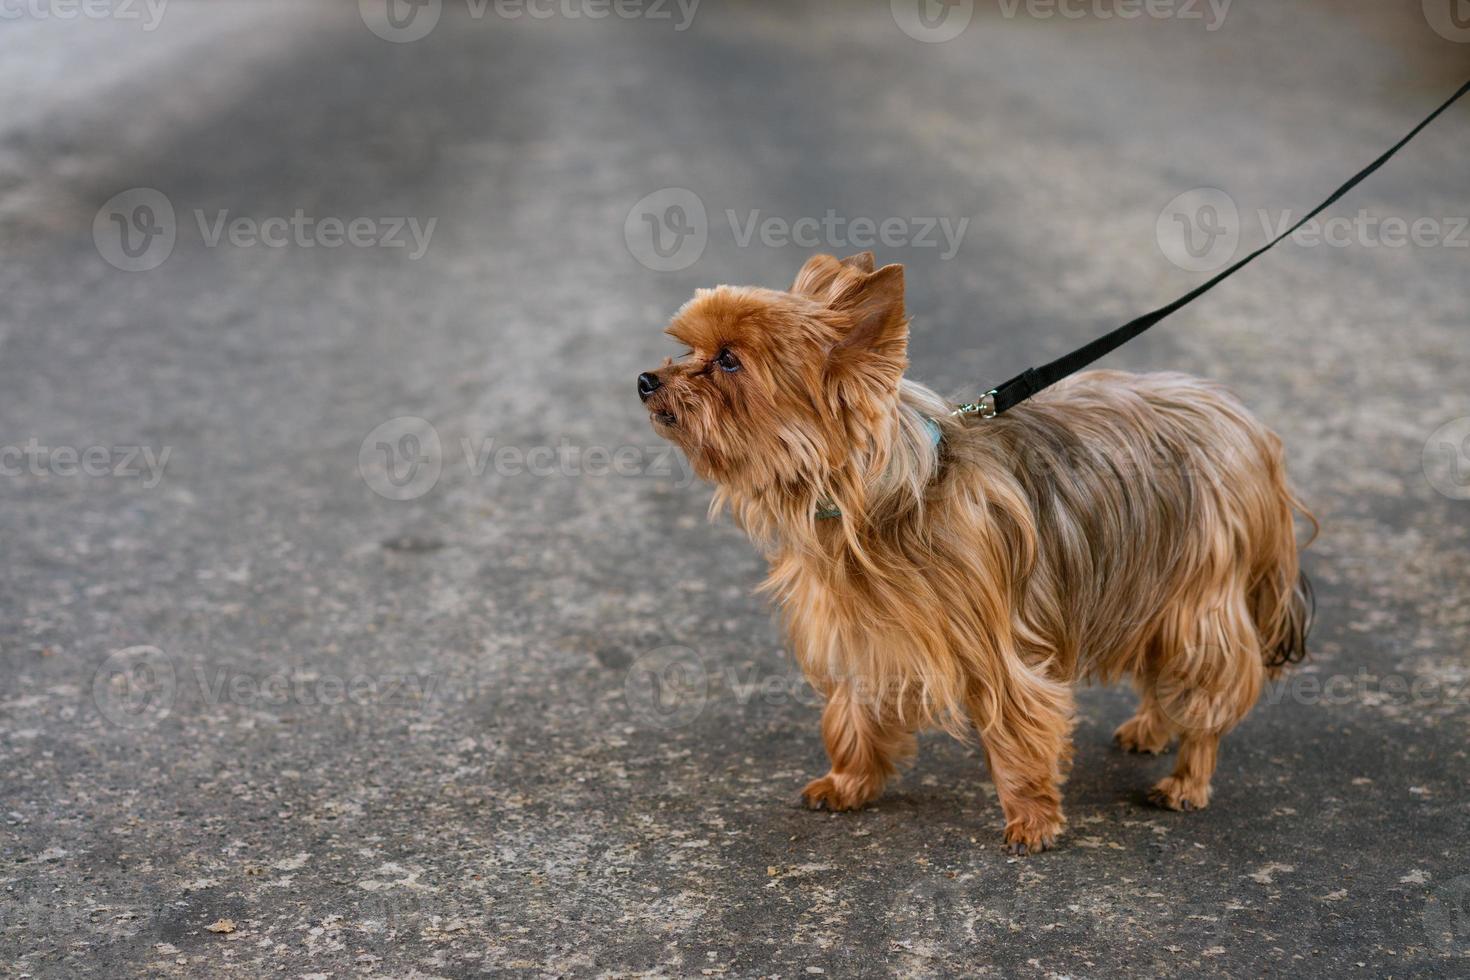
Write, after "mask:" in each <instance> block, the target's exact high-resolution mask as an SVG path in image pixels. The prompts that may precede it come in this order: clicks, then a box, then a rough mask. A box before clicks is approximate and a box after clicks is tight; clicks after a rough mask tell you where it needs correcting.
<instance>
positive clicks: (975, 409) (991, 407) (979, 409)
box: [949, 388, 997, 419]
mask: <svg viewBox="0 0 1470 980" xmlns="http://www.w3.org/2000/svg"><path fill="white" fill-rule="evenodd" d="M996 394H997V390H996V389H995V388H991V389H990V390H989V391H987V392H986V393H985V394H983V395H981V396H980V400H979V401H978V402H968V403H966V404H964V405H961V406H960V407H959V408H957V409H955V410H954V411H953V412H950V413H949V414H951V415H978V416H980V417H981V418H982V419H993V418H995V396H996Z"/></svg>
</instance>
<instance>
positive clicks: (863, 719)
mask: <svg viewBox="0 0 1470 980" xmlns="http://www.w3.org/2000/svg"><path fill="white" fill-rule="evenodd" d="M822 741H823V742H824V743H825V744H826V746H827V756H828V757H829V758H830V759H831V760H832V770H831V772H829V773H827V775H825V776H823V777H821V778H820V779H814V780H812V781H811V782H810V783H808V784H807V787H806V789H804V790H802V791H801V797H802V800H803V801H804V802H805V803H806V805H807V806H808V807H810V808H812V809H813V810H820V809H827V810H855V809H857V808H858V807H860V806H862V805H863V804H865V803H867V802H869V801H870V800H872V799H873V798H874V797H876V796H877V795H878V794H879V793H881V792H882V791H883V784H884V783H886V782H887V781H888V778H889V777H890V776H892V775H893V774H894V772H896V771H897V769H898V764H899V763H900V762H902V761H903V760H904V759H906V758H908V757H909V756H912V755H913V754H914V748H915V744H916V743H915V740H914V733H913V729H912V727H910V726H907V725H904V724H902V723H901V722H900V721H899V720H898V719H896V718H893V717H891V712H888V711H885V710H884V708H883V706H882V705H879V704H866V703H864V702H863V700H862V699H861V698H860V697H857V696H855V694H854V692H853V690H852V688H850V687H849V686H847V685H839V686H837V687H836V688H834V689H833V691H832V693H831V695H830V696H829V697H828V698H827V705H826V707H825V708H823V709H822Z"/></svg>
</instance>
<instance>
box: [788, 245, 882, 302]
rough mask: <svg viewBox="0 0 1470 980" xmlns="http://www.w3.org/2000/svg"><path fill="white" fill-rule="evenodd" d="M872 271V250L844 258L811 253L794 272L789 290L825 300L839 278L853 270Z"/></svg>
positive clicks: (848, 274)
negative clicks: (804, 262)
mask: <svg viewBox="0 0 1470 980" xmlns="http://www.w3.org/2000/svg"><path fill="white" fill-rule="evenodd" d="M872 271H873V253H872V252H859V253H858V254H856V255H849V256H848V257H847V258H845V259H838V258H837V257H836V256H835V255H813V256H812V257H811V258H809V259H807V260H806V264H805V265H803V266H802V267H801V271H800V272H798V273H797V274H796V282H794V283H792V285H791V291H792V292H793V293H795V294H796V295H798V296H808V297H810V298H812V299H819V300H826V299H827V297H828V294H829V293H831V292H832V288H833V286H834V285H835V284H837V280H838V279H839V278H841V277H845V276H850V275H852V273H853V272H861V273H868V272H872Z"/></svg>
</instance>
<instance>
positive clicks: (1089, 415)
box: [647, 253, 1311, 853]
mask: <svg viewBox="0 0 1470 980" xmlns="http://www.w3.org/2000/svg"><path fill="white" fill-rule="evenodd" d="M669 333H670V334H671V335H672V336H674V337H675V338H676V339H678V340H680V341H682V342H683V343H685V344H686V345H688V347H689V353H688V354H686V355H685V356H683V357H681V358H678V359H677V360H670V361H668V362H666V363H665V365H664V366H663V367H662V368H661V369H660V370H659V371H658V372H655V376H656V377H657V379H658V382H659V384H658V388H657V390H656V391H654V392H653V393H652V394H651V396H650V397H649V398H648V399H647V401H648V405H649V408H650V410H651V412H652V413H653V417H654V423H655V427H656V428H657V429H658V430H659V431H660V433H661V434H663V435H665V436H666V437H668V438H671V439H672V440H674V441H675V442H677V443H678V444H679V445H680V446H681V447H682V448H683V449H684V450H685V451H686V452H687V453H688V455H689V457H690V459H691V461H692V462H693V464H694V466H695V468H696V471H697V472H699V473H700V474H701V476H703V477H705V478H707V479H709V480H711V481H712V482H714V483H715V485H716V493H715V500H714V504H713V508H714V509H719V508H721V507H728V508H729V509H730V510H731V512H732V513H733V514H734V516H735V518H736V519H737V521H738V522H739V523H740V524H741V526H742V527H744V528H745V529H746V531H747V532H748V533H749V534H750V535H751V537H752V538H753V539H754V540H755V541H756V542H757V543H758V544H759V545H760V546H761V547H762V548H763V550H764V551H765V553H766V554H767V556H768V558H769V561H770V574H769V576H768V578H767V580H766V582H765V585H764V588H765V589H766V591H768V592H769V593H770V594H771V595H772V596H774V597H775V599H776V600H777V601H778V602H779V603H780V605H781V606H782V608H783V610H784V613H785V619H786V623H787V627H788V630H789V633H790V639H791V643H792V646H793V648H794V650H795V652H796V655H797V657H798V659H799V662H800V663H801V666H802V668H803V670H804V671H805V673H806V675H807V676H808V678H809V679H810V680H811V682H812V684H813V685H814V686H815V687H816V688H817V689H818V690H820V691H821V692H822V693H823V694H825V695H826V697H827V707H826V709H825V711H824V715H823V722H822V732H823V737H824V740H825V742H826V745H827V749H828V753H829V755H830V757H831V760H832V771H831V772H830V773H828V774H827V775H826V776H824V777H822V778H821V779H818V780H815V781H814V782H813V783H812V784H811V785H810V786H808V787H807V790H806V792H805V798H806V799H807V801H808V803H810V804H811V805H814V806H827V807H831V808H834V809H849V808H853V807H856V806H861V805H862V804H863V803H865V802H867V801H868V800H870V799H872V798H873V797H874V796H876V795H877V794H878V793H879V792H880V791H881V789H882V786H883V783H884V781H885V780H886V779H887V778H888V777H889V776H890V775H891V774H892V773H893V772H894V771H895V767H896V766H897V764H898V763H899V762H900V761H901V760H902V759H903V758H905V757H906V756H907V755H909V754H911V752H912V750H913V733H914V732H915V731H916V730H918V729H920V728H923V727H930V726H938V727H942V728H944V729H946V730H949V731H951V732H953V733H955V734H956V735H961V736H963V735H965V734H967V733H968V732H970V731H972V730H973V731H978V732H979V733H980V735H981V739H982V742H983V744H984V746H985V751H986V757H987V760H988V762H989V765H990V769H991V774H992V778H993V780H994V782H995V785H996V787H997V790H998V793H999V796H1000V799H1001V804H1002V807H1003V809H1004V811H1005V816H1006V821H1007V823H1006V839H1007V841H1008V843H1010V844H1011V845H1012V847H1013V848H1014V849H1015V850H1017V851H1018V852H1022V853H1025V852H1029V851H1035V850H1040V849H1044V848H1045V847H1047V846H1050V844H1051V843H1052V841H1053V840H1054V839H1055V837H1056V835H1057V834H1058V833H1059V832H1060V831H1061V829H1062V827H1063V824H1064V819H1063V817H1062V810H1061V792H1060V786H1061V783H1062V780H1063V778H1064V777H1065V773H1066V770H1067V768H1068V766H1069V765H1070V760H1071V752H1072V750H1071V730H1072V725H1073V699H1072V685H1073V683H1074V682H1076V681H1078V680H1082V679H1091V680H1097V681H1102V682H1113V681H1117V680H1121V679H1124V678H1128V679H1130V680H1132V681H1133V683H1134V684H1135V685H1136V686H1137V688H1138V690H1139V692H1140V695H1141V700H1142V704H1141V706H1140V708H1139V711H1138V714H1137V715H1136V716H1135V717H1134V718H1133V719H1131V720H1130V721H1129V722H1128V723H1126V724H1125V725H1123V726H1122V728H1120V729H1119V731H1118V740H1119V742H1120V743H1122V744H1123V745H1124V747H1126V748H1129V749H1133V750H1139V751H1148V752H1159V751H1163V750H1164V749H1165V748H1167V746H1168V745H1169V744H1170V743H1171V742H1172V741H1173V739H1175V738H1176V737H1177V738H1179V739H1180V749H1179V764H1178V767H1177V768H1176V770H1175V772H1174V774H1173V775H1172V776H1170V777H1168V778H1167V779H1165V780H1163V781H1162V782H1160V783H1159V784H1158V785H1157V786H1156V787H1155V789H1154V793H1153V799H1154V800H1155V801H1156V802H1158V803H1160V804H1162V805H1165V806H1168V807H1171V808H1174V809H1192V808H1198V807H1203V806H1204V805H1206V803H1207V802H1208V800H1209V785H1210V777H1211V775H1212V773H1213V770H1214V765H1215V757H1216V752H1217V746H1218V742H1219V738H1220V736H1221V735H1222V734H1224V733H1225V732H1227V731H1229V730H1230V728H1232V727H1233V726H1234V725H1235V724H1236V723H1238V722H1239V721H1240V720H1241V718H1243V717H1244V716H1245V714H1246V713H1247V712H1248V711H1249V710H1250V708H1251V706H1252V705H1253V704H1254V703H1255V702H1256V700H1257V698H1258V697H1259V695H1260V693H1261V690H1262V686H1263V684H1264V683H1265V681H1266V679H1267V678H1268V677H1269V676H1274V674H1275V673H1276V672H1278V671H1279V670H1280V669H1281V668H1282V667H1283V666H1284V665H1286V664H1288V663H1291V662H1295V661H1296V660H1299V659H1300V658H1301V656H1302V655H1304V653H1305V636H1306V629H1307V626H1308V621H1309V601H1308V597H1309V592H1308V591H1307V590H1306V587H1305V580H1304V579H1303V578H1302V577H1301V574H1300V570H1299V568H1298V545H1297V541H1296V534H1295V528H1294V522H1293V514H1294V512H1301V513H1303V514H1305V511H1303V509H1302V508H1301V505H1300V504H1299V503H1298V502H1297V500H1296V498H1295V497H1294V496H1293V494H1292V492H1291V490H1290V488H1289V487H1288V484H1287V480H1286V469H1285V463H1284V458H1283V452H1282V446H1281V442H1280V440H1279V439H1277V437H1276V436H1275V435H1273V434H1272V433H1271V432H1270V431H1269V430H1267V429H1266V428H1265V427H1263V426H1262V425H1261V424H1260V423H1259V422H1258V421H1256V420H1255V419H1254V418H1253V417H1252V416H1251V415H1250V414H1249V413H1248V412H1247V411H1246V409H1245V408H1244V407H1243V406H1242V405H1241V404H1240V402H1239V401H1237V400H1236V399H1235V397H1234V396H1232V395H1231V394H1230V393H1229V392H1227V391H1226V390H1225V389H1224V388H1222V387H1221V386H1219V385H1216V384H1213V383H1211V382H1207V381H1202V380H1199V379H1196V378H1191V377H1187V376H1184V375H1179V374H1152V375H1131V374H1124V373H1121V372H1115V371H1093V372H1089V373H1086V374H1082V375H1078V376H1077V377H1075V378H1072V379H1069V380H1068V381H1065V382H1063V383H1061V384H1059V385H1057V386H1055V387H1054V388H1052V389H1050V390H1048V391H1046V392H1043V393H1041V394H1039V395H1037V396H1036V397H1034V398H1033V399H1031V400H1030V401H1028V402H1025V403H1023V404H1022V405H1020V406H1017V407H1016V408H1014V409H1012V410H1011V411H1010V412H1007V413H1006V414H1004V415H1002V416H1000V417H998V418H994V419H988V420H986V419H979V418H975V417H973V416H954V415H951V414H950V413H951V411H952V406H951V405H950V404H949V403H947V402H945V401H944V400H943V399H941V398H939V397H938V396H937V395H935V394H934V393H933V392H932V391H930V390H929V389H927V388H924V387H923V386H921V385H918V384H916V383H914V382H912V381H909V380H906V379H904V377H903V372H904V370H905V368H906V367H907V339H908V322H907V318H906V316H905V314H904V309H903V274H902V268H901V267H899V266H887V267H885V268H883V269H878V270H876V271H875V270H874V269H873V265H872V256H871V255H870V254H867V253H865V254H863V255H860V256H854V257H852V258H850V259H846V260H842V261H840V262H839V261H838V260H837V259H835V258H832V257H831V256H817V257H816V258H813V259H812V260H811V261H809V262H808V263H807V264H806V266H805V267H803V269H802V271H801V273H800V275H799V276H798V277H797V280H796V282H795V284H794V285H793V287H792V289H791V290H790V291H789V292H777V291H773V290H764V289H753V288H732V287H720V288H718V289H715V290H709V291H701V292H700V293H699V294H697V295H696V296H695V298H694V299H693V300H691V301H690V303H689V304H687V305H686V306H685V307H684V309H682V310H681V311H680V312H679V313H678V314H677V316H676V317H675V318H674V322H673V324H672V325H671V327H670V328H669ZM722 355H723V357H722ZM730 363H735V364H737V365H738V366H737V367H736V368H735V369H733V370H731V369H729V364H730ZM722 365H723V366H722ZM926 419H931V420H933V422H934V423H936V424H937V425H938V426H939V429H940V433H941V436H942V438H941V440H940V442H939V445H938V446H935V444H934V441H933V439H932V437H931V435H930V432H929V429H928V423H927V422H926ZM833 505H835V507H836V508H837V509H838V510H839V511H840V516H839V517H834V518H827V519H823V518H819V517H818V516H817V515H818V513H819V511H821V510H822V509H823V508H824V507H830V506H833ZM1306 516H1307V520H1309V521H1310V520H1311V518H1310V515H1306Z"/></svg>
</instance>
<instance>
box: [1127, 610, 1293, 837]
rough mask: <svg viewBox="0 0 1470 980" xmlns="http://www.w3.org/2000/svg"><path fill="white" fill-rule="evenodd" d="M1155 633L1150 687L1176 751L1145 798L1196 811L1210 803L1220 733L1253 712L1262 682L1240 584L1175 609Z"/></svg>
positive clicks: (1255, 641) (1261, 668) (1256, 641)
mask: <svg viewBox="0 0 1470 980" xmlns="http://www.w3.org/2000/svg"><path fill="white" fill-rule="evenodd" d="M1181 637H1187V639H1185V640H1184V641H1183V642H1179V638H1181ZM1160 639H1161V642H1160V644H1159V647H1158V650H1159V657H1158V659H1157V660H1156V661H1155V663H1154V664H1152V668H1153V672H1154V675H1153V677H1152V678H1151V679H1150V684H1149V687H1148V690H1149V693H1150V694H1151V696H1152V698H1151V699H1152V703H1153V705H1154V706H1155V708H1156V710H1157V712H1158V714H1159V715H1160V716H1161V717H1162V718H1163V719H1164V720H1165V721H1166V722H1167V723H1168V725H1169V727H1170V728H1171V729H1173V730H1174V731H1177V732H1178V733H1179V736H1180V741H1179V758H1178V761H1177V763H1176V765H1175V767H1174V772H1173V773H1172V774H1171V775H1169V776H1168V777H1166V778H1164V779H1162V780H1160V781H1159V782H1158V783H1157V784H1156V785H1155V786H1154V788H1153V790H1152V791H1151V792H1150V793H1149V800H1150V801H1151V802H1153V803H1155V804H1157V805H1159V806H1163V807H1167V808H1168V809H1171V810H1199V809H1203V808H1204V807H1205V806H1207V805H1209V802H1210V780H1211V777H1213V776H1214V773H1215V764H1216V761H1217V759H1218V756H1219V748H1220V738H1221V736H1223V735H1224V734H1225V733H1226V732H1228V731H1230V729H1232V728H1234V727H1235V725H1236V724H1237V723H1239V721H1240V720H1241V719H1242V718H1244V717H1245V715H1246V713H1247V712H1248V711H1250V709H1251V707H1252V706H1253V705H1254V704H1255V703H1256V700H1257V698H1259V697H1260V694H1261V689H1262V687H1263V685H1264V682H1265V666H1264V665H1263V664H1262V662H1261V643H1260V635H1259V634H1258V632H1257V630H1256V626H1255V623H1254V622H1253V621H1252V619H1251V616H1250V610H1249V606H1248V604H1247V602H1246V598H1245V589H1244V587H1238V588H1232V589H1230V590H1229V594H1228V595H1227V596H1220V597H1217V598H1215V599H1214V600H1213V601H1206V602H1201V603H1197V604H1191V606H1190V607H1189V608H1182V609H1180V610H1179V611H1178V613H1176V615H1175V616H1173V617H1171V623H1170V624H1168V625H1166V626H1165V633H1164V634H1163V635H1161V637H1160Z"/></svg>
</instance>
